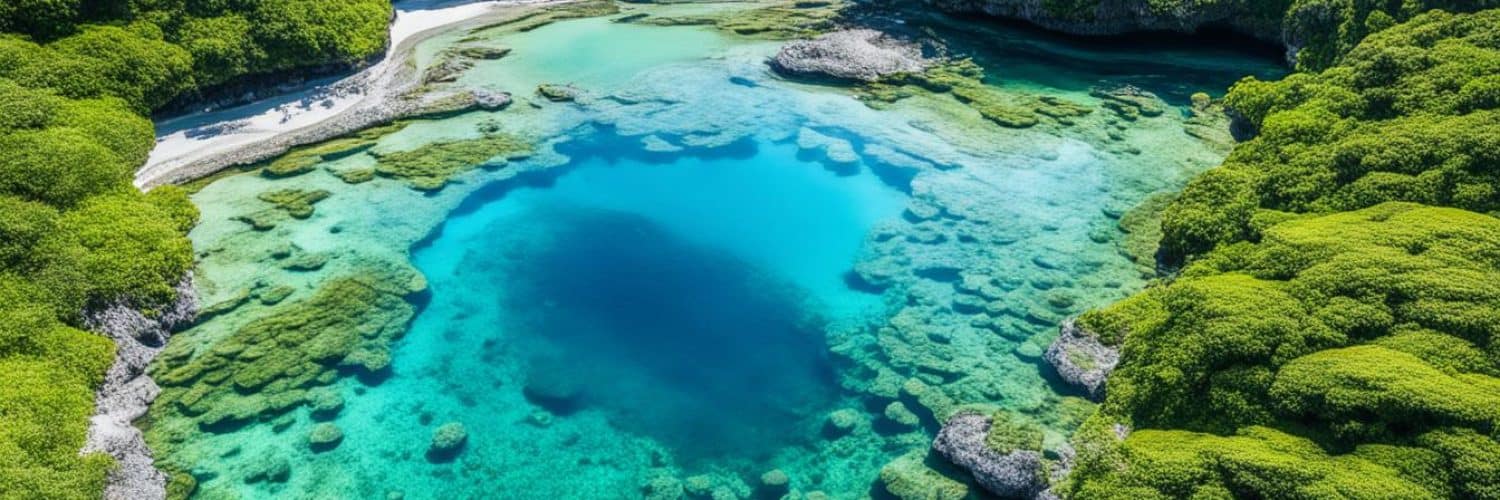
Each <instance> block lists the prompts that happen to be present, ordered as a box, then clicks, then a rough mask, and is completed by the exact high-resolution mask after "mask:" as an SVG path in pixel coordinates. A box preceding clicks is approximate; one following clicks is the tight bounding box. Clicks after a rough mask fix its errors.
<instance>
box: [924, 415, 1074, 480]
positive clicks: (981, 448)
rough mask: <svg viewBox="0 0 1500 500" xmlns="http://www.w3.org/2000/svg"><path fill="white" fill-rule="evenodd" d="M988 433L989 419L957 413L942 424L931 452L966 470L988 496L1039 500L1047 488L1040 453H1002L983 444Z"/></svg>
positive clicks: (1028, 451)
mask: <svg viewBox="0 0 1500 500" xmlns="http://www.w3.org/2000/svg"><path fill="white" fill-rule="evenodd" d="M989 431H990V418H989V417H987V416H984V415H980V414H977V413H973V412H960V413H958V414H956V415H954V416H952V417H950V418H949V419H948V422H947V423H946V424H943V429H942V430H940V431H938V435H937V438H936V439H934V440H933V441H932V449H933V450H934V451H936V452H938V454H940V455H942V456H943V458H946V459H948V461H949V462H952V463H953V465H957V466H959V467H962V468H963V469H965V470H967V471H969V473H970V474H972V475H973V476H974V482H976V483H979V486H981V487H983V488H984V489H985V490H987V491H989V492H990V493H994V494H996V495H999V496H1001V497H1004V498H1026V499H1032V498H1038V497H1039V495H1041V493H1042V492H1043V491H1044V490H1046V488H1047V479H1046V474H1045V470H1044V468H1043V466H1042V455H1041V453H1039V452H1036V451H1032V450H1016V451H1012V452H1010V453H1005V454H1002V453H1000V452H998V451H995V450H994V449H992V448H990V447H989V446H987V445H985V435H986V434H988V433H989Z"/></svg>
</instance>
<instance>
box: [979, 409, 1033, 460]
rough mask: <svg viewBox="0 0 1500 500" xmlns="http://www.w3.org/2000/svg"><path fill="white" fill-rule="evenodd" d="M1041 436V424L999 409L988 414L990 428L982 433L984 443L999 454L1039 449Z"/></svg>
mask: <svg viewBox="0 0 1500 500" xmlns="http://www.w3.org/2000/svg"><path fill="white" fill-rule="evenodd" d="M1042 438H1043V435H1042V428H1041V426H1038V425H1036V424H1034V423H1031V422H1025V421H1022V420H1020V419H1018V418H1016V417H1015V416H1013V415H1011V414H1010V412H1007V411H1003V410H1001V411H997V412H995V413H993V414H991V415H990V430H989V432H987V433H985V435H984V444H985V446H988V447H989V448H990V449H992V450H995V451H998V452H1000V453H1001V454H1006V453H1010V452H1012V451H1017V450H1028V451H1041V450H1042Z"/></svg>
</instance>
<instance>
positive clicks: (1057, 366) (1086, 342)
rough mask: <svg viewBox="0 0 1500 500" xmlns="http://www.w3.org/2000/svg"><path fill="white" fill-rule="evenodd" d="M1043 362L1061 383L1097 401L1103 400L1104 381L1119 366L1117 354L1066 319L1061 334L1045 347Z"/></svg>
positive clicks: (1074, 321) (1091, 334) (1117, 352)
mask: <svg viewBox="0 0 1500 500" xmlns="http://www.w3.org/2000/svg"><path fill="white" fill-rule="evenodd" d="M1043 358H1044V359H1046V360H1047V364H1049V365H1052V368H1053V369H1054V370H1057V374H1058V376H1060V377H1062V379H1063V380H1064V381H1066V382H1067V383H1069V384H1071V385H1073V386H1075V387H1078V388H1081V389H1083V390H1084V391H1086V392H1087V393H1088V395H1089V398H1090V399H1093V400H1095V401H1099V400H1102V399H1104V381H1105V379H1106V378H1107V377H1108V376H1109V372H1111V371H1113V370H1114V369H1115V365H1117V364H1119V363H1120V352H1119V351H1118V350H1116V349H1115V348H1113V347H1109V346H1106V345H1104V344H1103V343H1100V342H1099V338H1098V337H1097V336H1095V335H1094V334H1093V333H1091V332H1088V331H1086V330H1084V329H1083V328H1080V327H1079V326H1078V323H1077V321H1076V320H1072V319H1070V320H1067V321H1064V322H1063V324H1062V334H1061V335H1058V337H1057V340H1054V341H1052V345H1050V346H1048V347H1047V352H1046V354H1044V355H1043Z"/></svg>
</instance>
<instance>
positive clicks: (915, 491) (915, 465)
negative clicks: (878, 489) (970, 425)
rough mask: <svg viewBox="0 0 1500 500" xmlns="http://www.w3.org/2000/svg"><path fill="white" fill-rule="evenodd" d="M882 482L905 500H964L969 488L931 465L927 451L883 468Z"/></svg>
mask: <svg viewBox="0 0 1500 500" xmlns="http://www.w3.org/2000/svg"><path fill="white" fill-rule="evenodd" d="M880 485H881V486H882V487H883V488H885V490H886V492H888V493H890V494H891V495H894V496H895V497H896V498H900V499H902V500H962V499H965V498H968V497H969V487H968V485H966V484H964V483H963V482H962V481H959V480H956V479H953V478H950V477H948V476H945V475H943V474H942V473H941V472H938V471H936V470H934V469H933V468H931V467H928V466H927V451H926V450H917V451H913V452H911V453H907V454H906V455H902V456H901V457H900V458H897V459H895V460H892V461H891V462H890V463H888V464H885V466H884V467H881V468H880Z"/></svg>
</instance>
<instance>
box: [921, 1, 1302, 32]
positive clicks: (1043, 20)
mask: <svg viewBox="0 0 1500 500" xmlns="http://www.w3.org/2000/svg"><path fill="white" fill-rule="evenodd" d="M1096 2H1097V3H1094V4H1093V5H1087V6H1086V5H1077V4H1072V5H1061V4H1059V3H1058V2H1048V1H1046V0H927V3H928V4H929V5H933V6H935V7H937V8H939V9H942V10H946V11H950V12H982V13H985V14H989V15H992V16H996V17H1004V18H1008V19H1019V20H1023V21H1027V22H1030V23H1032V24H1036V25H1038V26H1041V27H1044V28H1047V29H1051V30H1056V31H1061V32H1064V33H1069V34H1074V35H1119V34H1125V33H1135V32H1141V31H1176V32H1183V33H1191V32H1194V31H1197V30H1198V29H1199V28H1202V27H1204V26H1206V25H1210V24H1223V25H1227V26H1229V27H1232V28H1234V29H1235V30H1236V31H1239V32H1241V33H1244V34H1247V35H1250V36H1254V37H1256V38H1260V39H1262V40H1266V41H1269V42H1281V24H1280V20H1281V19H1280V18H1279V17H1277V18H1275V19H1256V18H1255V17H1254V16H1252V15H1250V14H1251V13H1250V12H1246V11H1245V9H1244V8H1243V7H1241V6H1240V5H1239V4H1237V3H1235V2H1208V3H1201V4H1184V6H1182V7H1177V8H1170V9H1162V8H1156V7H1153V6H1152V2H1149V1H1147V0H1096Z"/></svg>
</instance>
